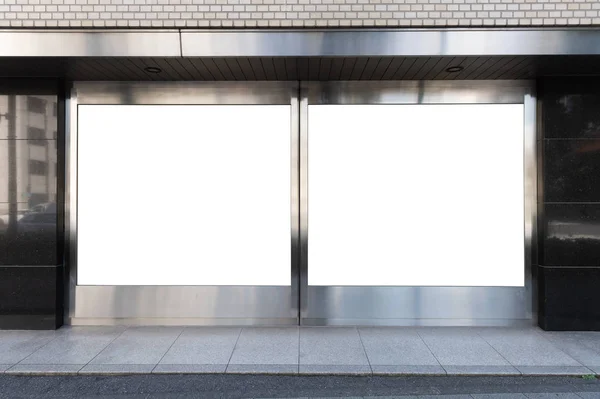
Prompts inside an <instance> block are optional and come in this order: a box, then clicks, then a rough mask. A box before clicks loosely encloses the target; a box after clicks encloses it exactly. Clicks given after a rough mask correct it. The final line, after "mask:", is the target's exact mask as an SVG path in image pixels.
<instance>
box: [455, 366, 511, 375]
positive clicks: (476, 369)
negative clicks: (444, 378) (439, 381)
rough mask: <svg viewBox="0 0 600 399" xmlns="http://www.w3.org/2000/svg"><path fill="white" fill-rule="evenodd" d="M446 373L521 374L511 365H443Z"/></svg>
mask: <svg viewBox="0 0 600 399" xmlns="http://www.w3.org/2000/svg"><path fill="white" fill-rule="evenodd" d="M444 369H445V370H446V373H447V374H448V375H521V372H520V371H519V370H517V369H516V368H515V367H513V366H444Z"/></svg>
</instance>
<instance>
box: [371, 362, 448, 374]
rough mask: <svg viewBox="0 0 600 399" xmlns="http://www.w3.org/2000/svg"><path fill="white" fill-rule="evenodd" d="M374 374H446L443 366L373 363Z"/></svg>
mask: <svg viewBox="0 0 600 399" xmlns="http://www.w3.org/2000/svg"><path fill="white" fill-rule="evenodd" d="M371 369H372V370H373V375H446V370H444V368H443V367H442V366H417V365H415V366H398V365H392V366H384V365H375V364H374V365H371Z"/></svg>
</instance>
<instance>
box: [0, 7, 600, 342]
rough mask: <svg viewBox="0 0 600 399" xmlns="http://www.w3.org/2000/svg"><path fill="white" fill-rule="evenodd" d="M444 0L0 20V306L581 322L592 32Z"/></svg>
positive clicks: (133, 318) (7, 320) (595, 210)
mask: <svg viewBox="0 0 600 399" xmlns="http://www.w3.org/2000/svg"><path fill="white" fill-rule="evenodd" d="M286 4H287V3H286ZM311 4H312V3H311ZM311 4H302V5H300V4H298V5H276V4H273V5H271V4H266V2H265V4H262V3H261V5H243V7H245V8H244V9H248V10H249V9H250V8H252V7H257V9H258V8H259V7H260V8H261V10H262V8H264V7H266V8H267V9H269V7H271V6H273V7H275V6H277V7H284V8H285V7H290V9H291V10H294V8H298V7H302V8H303V9H307V10H308V9H309V8H310V7H313V5H311ZM453 4H454V3H452V4H450V3H447V4H446V3H439V4H437V3H436V4H434V3H433V2H431V4H429V3H428V4H423V5H420V4H419V5H417V4H412V3H409V2H406V3H404V2H403V3H402V4H400V3H394V4H384V5H383V6H385V7H386V10H392V9H394V8H395V7H396V6H397V7H398V11H397V12H396V11H391V12H392V13H393V15H395V16H394V17H393V18H397V19H394V20H389V19H384V17H381V16H379V17H377V18H376V19H374V20H373V21H371V22H372V23H371V22H369V21H370V20H369V19H364V20H361V19H360V17H358V18H359V19H356V20H355V19H352V20H350V19H339V20H337V21H338V23H339V26H343V25H345V24H346V23H349V24H351V25H354V24H355V23H357V22H353V21H361V26H369V25H380V23H381V22H385V24H383V26H384V28H373V29H364V30H353V29H349V30H340V29H335V27H336V26H337V25H335V23H334V22H332V21H334V20H336V19H335V18H337V17H333V19H331V20H329V19H327V20H325V19H322V20H321V19H317V18H313V19H310V18H309V19H303V17H301V16H300V14H302V15H304V14H303V13H304V12H299V13H298V15H297V16H296V17H293V16H292V15H290V16H287V17H286V18H287V19H280V18H279V17H275V16H273V19H269V15H270V14H269V12H266V11H265V12H264V13H263V14H261V18H262V19H259V20H257V21H256V26H258V27H262V26H264V27H268V26H279V27H285V26H300V27H302V29H288V30H268V29H264V30H261V29H258V30H244V29H240V30H224V29H222V28H224V27H227V26H228V25H227V24H228V23H232V24H233V26H238V25H237V23H239V21H242V22H243V24H244V25H243V27H248V28H249V27H252V26H253V25H252V24H253V22H252V21H253V20H252V19H243V17H240V18H241V19H239V20H236V19H227V20H226V19H223V20H219V17H218V15H220V14H221V12H225V11H221V12H217V13H216V14H215V17H214V19H201V18H199V16H196V17H192V18H191V19H186V17H185V16H183V14H186V13H187V12H181V14H178V15H179V17H177V18H175V17H173V19H169V18H170V17H169V18H166V19H161V20H160V21H161V22H160V23H161V24H162V25H158V24H159V22H158V19H156V20H153V19H152V15H153V14H152V11H151V10H152V7H155V6H156V7H159V6H160V7H162V9H163V10H165V9H166V8H169V7H172V6H170V5H159V4H157V5H140V6H139V7H142V8H147V7H150V11H149V13H150V14H149V15H148V16H146V18H147V19H145V20H143V23H153V22H155V21H156V23H155V24H152V26H160V27H168V26H169V25H168V24H170V23H171V22H172V23H174V24H175V26H176V27H177V26H179V25H177V24H181V23H182V22H181V21H184V22H185V23H186V25H185V27H195V26H203V25H202V24H204V23H208V25H209V26H210V27H214V28H215V29H206V30H202V31H199V30H189V29H176V28H173V29H171V30H169V29H167V30H164V29H158V30H152V29H150V30H143V31H142V30H132V29H131V28H134V27H136V25H135V23H134V20H129V21H127V23H128V25H124V26H122V25H119V23H121V21H125V20H118V21H117V20H113V19H106V18H102V17H99V18H95V14H94V12H92V11H90V12H89V14H88V19H86V20H79V19H77V18H75V19H72V20H71V19H69V20H67V19H66V18H65V19H57V20H55V19H53V18H54V17H51V18H49V19H47V20H46V26H47V27H48V26H52V25H51V24H53V23H54V22H53V21H56V22H58V23H63V22H61V21H68V22H69V23H70V24H71V25H69V27H70V28H74V27H77V26H78V25H77V24H78V23H80V24H81V26H85V24H87V23H89V22H93V23H94V24H95V23H96V21H102V23H103V24H104V25H95V26H104V27H108V26H116V27H122V28H127V29H122V30H103V29H101V30H91V29H90V30H59V31H56V30H49V29H39V30H29V31H25V30H14V29H12V30H11V29H7V30H5V31H2V32H0V38H1V39H2V40H1V41H0V43H1V44H0V75H1V76H2V77H3V79H2V83H1V84H0V114H1V115H2V119H0V139H2V141H3V144H4V145H3V148H4V149H3V150H2V151H3V154H2V157H1V158H0V160H2V162H3V165H4V166H3V168H2V169H1V170H2V172H1V174H2V176H0V178H1V179H2V180H0V184H2V186H3V188H2V189H1V190H0V194H1V195H2V198H1V200H2V201H3V202H2V206H3V207H4V209H2V212H0V213H1V214H2V215H3V216H2V219H1V220H2V221H3V224H2V226H3V230H2V234H3V236H2V238H3V240H2V242H3V244H2V246H3V248H2V253H3V254H4V256H3V257H2V266H0V273H2V279H1V283H0V284H2V285H1V286H0V288H1V290H0V298H1V301H0V326H2V327H3V328H25V329H29V328H56V327H58V326H60V325H62V324H73V325H110V324H127V325H298V324H301V325H429V326H449V325H452V326H456V325H461V326H462V325H468V326H470V325H477V326H499V325H500V326H514V325H532V324H539V325H540V326H541V327H542V328H544V329H549V330H563V329H567V330H594V329H598V328H599V327H600V324H599V323H600V313H599V310H598V308H597V306H594V304H595V303H597V302H598V299H599V297H598V296H599V293H598V292H600V290H598V284H600V271H599V270H600V269H599V267H600V264H598V261H599V258H598V254H599V253H600V251H599V249H600V244H599V242H600V241H599V239H600V231H599V230H598V229H599V227H598V226H599V224H598V223H600V222H599V219H600V202H599V201H600V188H599V187H600V181H599V180H598V179H597V176H598V172H600V159H599V158H598V154H599V152H598V151H599V148H600V146H599V145H598V143H600V108H598V104H599V103H600V86H599V82H600V80H598V79H597V78H596V77H595V76H594V74H595V71H596V70H597V67H598V65H600V62H599V61H600V44H599V43H600V31H598V30H596V29H594V28H593V27H592V26H590V27H587V28H580V27H578V28H575V27H573V28H571V27H566V28H560V29H559V28H544V29H542V28H538V27H533V26H527V27H525V28H522V27H520V28H519V29H502V30H498V29H485V28H481V27H471V28H468V29H462V30H459V29H453V28H452V26H457V25H458V26H460V25H463V23H465V22H464V21H469V24H471V25H473V26H477V25H479V24H483V25H489V23H488V21H489V19H483V20H476V19H469V17H468V16H467V15H466V14H467V13H471V12H475V11H477V10H478V7H479V5H478V4H479V3H474V4H470V5H468V7H469V10H473V11H468V12H467V11H464V10H463V11H460V10H462V8H461V7H464V5H462V4H464V3H460V4H458V3H457V5H456V6H457V7H458V11H456V10H454V9H453V7H454V5H453ZM544 4H546V3H544ZM548 4H551V5H552V6H554V7H555V8H553V9H552V10H562V5H563V4H564V5H565V6H566V7H567V11H565V12H569V10H571V9H572V7H573V6H572V5H569V6H567V3H557V4H553V3H548ZM569 4H577V6H578V7H580V8H581V10H579V9H578V11H573V12H578V13H579V12H584V14H585V13H586V12H587V11H589V12H590V14H587V15H590V16H591V15H592V14H593V10H595V9H594V8H593V7H594V6H595V4H594V3H581V4H579V3H569ZM481 5H482V7H484V9H485V10H487V8H489V7H490V6H493V7H494V10H497V11H489V12H488V11H481V12H482V13H483V12H485V13H486V14H487V15H492V14H494V15H495V13H500V14H501V13H502V10H501V9H502V7H503V6H502V4H492V5H489V4H488V3H486V4H484V5H483V4H481ZM528 5H529V6H531V7H534V6H535V7H537V6H541V7H542V8H541V10H546V8H545V6H544V5H543V4H542V3H541V2H540V3H539V4H538V3H522V4H521V3H515V4H514V5H513V4H511V5H510V6H516V7H517V8H516V9H514V10H512V9H509V8H508V6H507V8H506V9H507V11H506V12H507V13H508V12H509V11H508V10H511V11H510V13H511V15H513V16H514V15H517V14H518V13H520V12H524V13H527V12H528V11H519V10H521V8H520V7H526V6H528ZM588 5H589V8H588ZM188 6H189V7H197V8H198V9H200V7H208V8H209V10H210V9H211V7H213V5H200V4H195V3H194V4H187V5H183V4H181V5H177V6H173V7H175V8H177V7H188ZM240 6H242V5H233V4H228V5H225V4H223V5H219V6H218V7H220V9H221V10H224V9H225V8H227V9H228V8H229V7H231V8H232V10H235V8H236V7H240ZM323 6H326V7H329V5H314V7H315V9H316V8H317V7H323ZM371 6H372V7H373V8H374V9H375V10H379V8H380V7H382V5H381V3H375V2H371V3H365V4H360V5H358V4H356V5H347V7H350V10H354V9H355V7H362V8H363V9H364V10H367V8H368V9H370V8H371ZM413 6H421V7H423V10H426V9H429V8H431V7H433V8H432V10H430V13H429V14H428V15H430V16H431V17H433V16H435V15H437V14H440V15H441V14H442V13H454V11H456V15H457V16H458V15H459V14H460V13H465V15H464V16H463V17H462V18H458V19H457V21H458V22H457V23H456V24H455V23H454V22H451V21H454V19H447V20H446V23H445V26H444V27H443V28H436V29H433V28H428V29H412V28H411V29H392V27H393V26H394V24H395V23H397V24H398V25H404V24H406V23H408V24H409V26H418V25H417V24H418V22H415V21H417V20H419V21H421V23H422V24H425V25H430V24H438V22H437V21H438V20H437V19H431V20H430V19H422V18H421V17H418V18H417V17H415V19H411V17H409V14H410V15H412V13H413V11H399V10H400V9H401V8H402V9H404V8H406V7H408V8H409V9H410V10H413ZM442 6H444V7H445V10H446V11H444V12H442V11H440V12H437V14H436V11H433V10H441V8H439V7H442ZM45 7H51V6H45ZM59 7H67V5H63V6H59ZM68 7H77V6H74V5H68ZM83 7H92V9H94V7H113V6H111V5H106V6H102V5H94V6H92V5H88V6H83ZM116 7H118V8H120V7H132V9H133V8H135V7H138V6H136V5H120V6H116ZM215 7H216V6H215ZM340 7H346V5H340ZM425 7H427V8H425ZM556 7H558V8H556ZM140 9H141V8H140ZM186 9H187V8H186ZM340 9H341V8H340ZM533 9H537V8H533ZM415 10H416V9H415ZM523 10H525V9H523ZM115 12H116V13H118V12H119V11H115ZM140 12H141V11H140ZM198 12H200V11H198ZM228 12H229V11H228ZM230 12H231V13H235V12H236V11H230ZM257 12H258V11H257ZM308 12H309V15H312V14H310V11H308ZM315 12H317V11H315ZM364 12H367V14H369V15H372V16H371V17H369V18H374V16H375V15H380V14H379V11H360V12H358V14H361V13H364ZM385 12H389V11H385ZM422 12H425V11H414V13H416V15H419V14H420V13H422ZM531 12H532V11H531ZM536 12H538V13H544V12H546V11H536ZM547 12H548V13H550V12H558V11H547ZM560 12H561V13H562V12H563V11H560ZM173 13H174V14H176V13H177V11H173ZM191 13H192V16H193V15H195V12H194V11H192V12H191ZM294 13H295V11H289V14H294ZM352 13H353V11H348V12H346V13H345V14H344V16H345V17H344V18H346V17H347V16H348V15H350V14H352ZM381 13H384V12H383V11H381ZM595 13H596V14H597V11H595ZM207 14H210V12H206V13H205V14H204V15H205V16H206V15H207ZM323 14H326V13H325V12H324V13H323ZM323 14H319V15H321V16H323ZM334 14H335V15H337V13H334ZM358 14H357V15H358ZM400 14H402V16H401V15H400ZM169 15H170V14H169ZM186 15H187V14H186ZM240 15H241V14H240ZM286 15H287V14H286ZM452 15H455V14H452ZM540 15H542V14H540ZM561 15H562V14H561ZM574 15H575V14H574ZM5 16H6V13H5ZM90 18H91V19H90ZM207 18H208V17H207ZM253 18H254V17H253ZM474 18H475V17H474ZM490 18H491V17H490ZM9 19H10V18H9ZM584 19H585V18H583V19H581V20H580V23H581V24H584V22H583V20H584ZM6 20H8V19H6V18H5V20H4V21H6ZM275 20H276V21H278V22H277V23H279V24H280V25H272V23H273V24H274V23H275V22H273V21H275ZM534 20H535V19H531V20H530V23H531V24H537V23H536V22H533V21H534ZM10 21H11V22H10V23H11V26H17V25H12V24H13V22H14V21H17V20H16V19H10ZM21 21H22V22H23V23H28V22H27V21H28V20H26V19H22V20H21ZM261 21H263V22H261ZM308 21H312V22H308ZM324 21H327V22H326V24H327V27H328V28H327V29H320V30H316V29H312V28H310V27H311V25H310V24H311V23H314V25H313V26H319V25H321V24H323V23H325V22H324ZM344 21H348V22H344ZM394 21H395V22H394ZM425 21H427V22H425ZM476 21H479V23H476ZM494 21H496V23H497V24H498V25H503V24H504V26H505V27H506V26H508V25H511V24H513V22H511V21H512V19H510V18H509V19H506V20H503V19H501V18H497V19H494ZM502 21H504V22H502ZM544 21H545V19H544ZM569 21H571V20H570V19H569V20H568V21H567V22H566V23H571V22H569ZM586 21H587V20H586ZM593 21H594V19H590V21H589V22H586V23H587V24H589V25H593V23H594V22H593ZM113 22H114V23H116V25H110V24H112V23H113ZM190 22H191V23H198V24H199V25H193V24H192V25H188V23H190ZM217 23H218V25H214V24H217ZM288 23H289V24H291V25H287V24H288ZM521 23H523V24H525V22H521ZM553 23H554V24H557V25H561V24H562V23H559V21H558V20H554V22H553ZM265 24H266V25H265ZM23 26H26V25H23ZM59 26H60V25H59ZM140 26H143V25H140ZM2 193H4V194H2Z"/></svg>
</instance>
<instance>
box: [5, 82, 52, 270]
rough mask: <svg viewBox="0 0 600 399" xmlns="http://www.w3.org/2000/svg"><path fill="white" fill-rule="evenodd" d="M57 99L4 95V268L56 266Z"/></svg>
mask: <svg viewBox="0 0 600 399" xmlns="http://www.w3.org/2000/svg"><path fill="white" fill-rule="evenodd" d="M56 107H57V98H56V97H55V96H34V95H12V94H11V95H2V94H1V93H0V264H4V265H7V264H19V265H37V264H55V262H56V244H57V239H56V236H57V206H56V179H57V168H56V167H50V166H51V165H56V164H57V146H56V145H55V144H54V143H52V141H56V140H55V135H54V132H55V131H56V130H57V116H56V114H55V113H54V109H55V108H56Z"/></svg>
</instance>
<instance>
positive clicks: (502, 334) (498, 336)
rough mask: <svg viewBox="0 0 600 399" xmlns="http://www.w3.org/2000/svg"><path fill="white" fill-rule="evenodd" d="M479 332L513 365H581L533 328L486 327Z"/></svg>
mask: <svg viewBox="0 0 600 399" xmlns="http://www.w3.org/2000/svg"><path fill="white" fill-rule="evenodd" d="M479 334H480V336H481V337H482V338H483V339H485V341H486V342H487V343H489V344H490V345H491V346H492V347H493V348H494V349H495V350H496V351H498V353H499V354H500V355H502V357H504V358H505V359H506V360H508V361H509V362H510V364H512V365H513V366H581V363H579V362H578V361H577V360H575V359H573V358H572V357H571V356H569V355H567V354H566V353H565V352H563V351H561V350H560V349H558V348H557V347H556V346H555V345H553V344H552V343H551V342H550V341H548V340H547V339H546V338H545V337H544V336H543V335H542V334H540V333H538V332H537V331H535V330H523V329H509V328H507V329H495V328H487V329H482V330H480V332H479Z"/></svg>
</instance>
